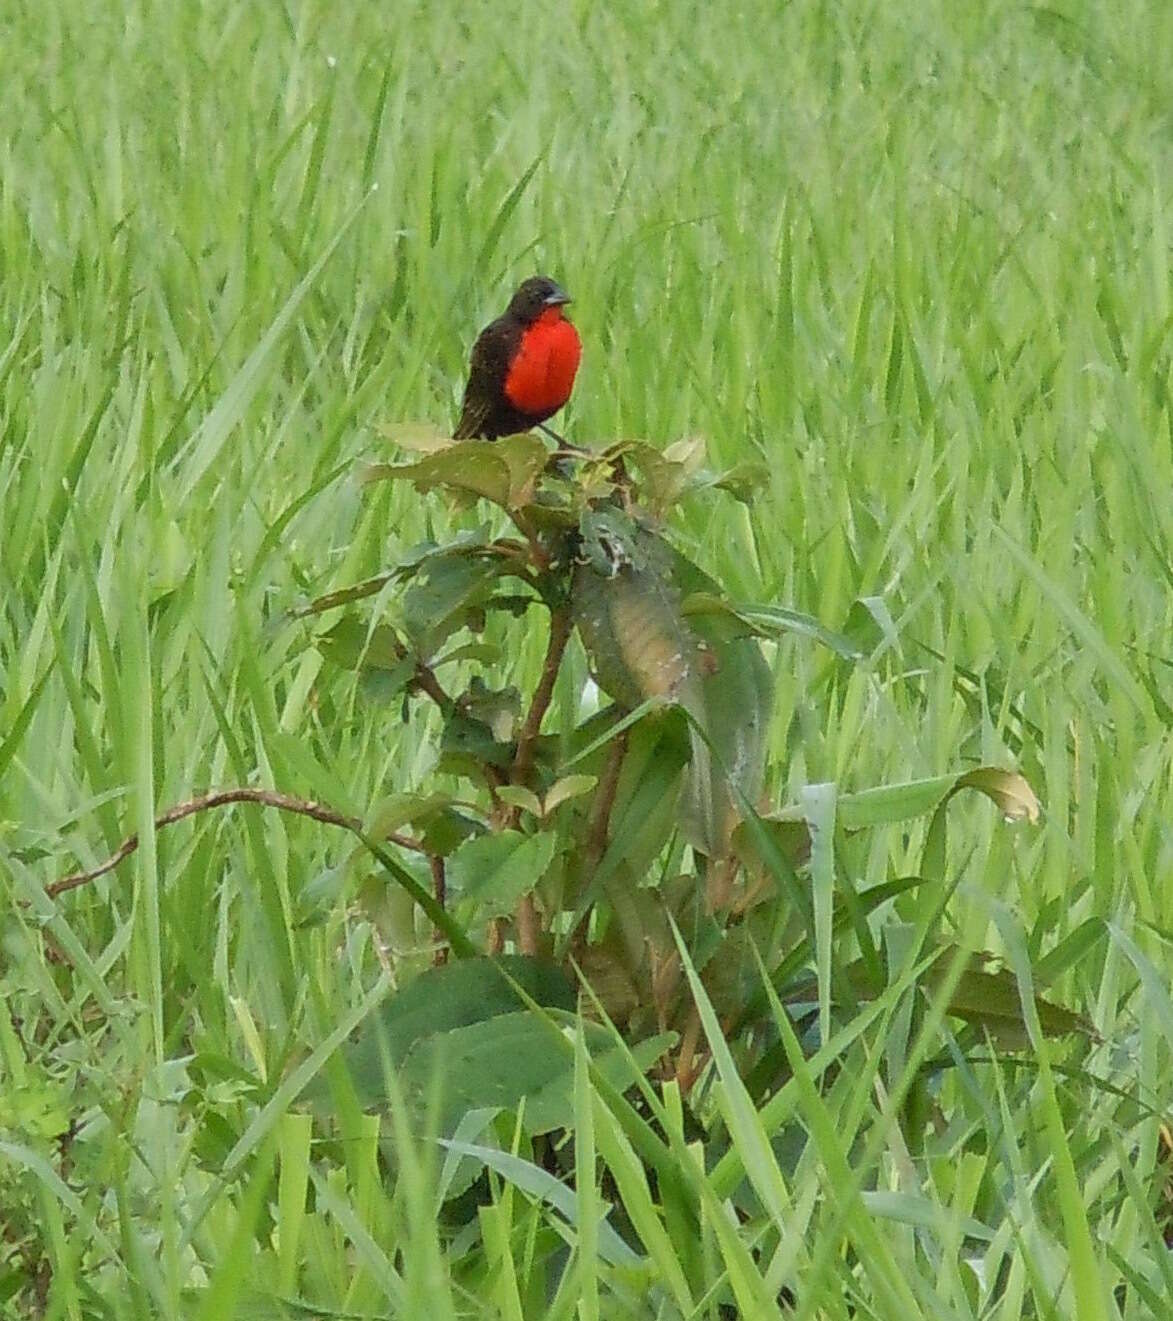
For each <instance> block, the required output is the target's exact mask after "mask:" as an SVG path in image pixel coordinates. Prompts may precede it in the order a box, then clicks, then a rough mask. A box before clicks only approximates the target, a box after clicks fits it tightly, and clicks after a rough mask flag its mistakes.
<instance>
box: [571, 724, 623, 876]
mask: <svg viewBox="0 0 1173 1321" xmlns="http://www.w3.org/2000/svg"><path fill="white" fill-rule="evenodd" d="M627 734H628V731H627V730H626V729H625V730H624V731H623V732H622V733H621V734H617V735H616V736H615V737H614V738H613V739H612V740H611V746H610V748H609V749H608V750H607V764H606V765H605V766H604V767H603V774H602V777H601V778H600V780H599V787H598V788H597V789H596V790H595V800H594V802H593V803H592V804H591V821H590V829H589V831H588V833H587V842H586V849H585V851H584V853H583V873H582V874H583V882H584V883H585V884H587V885H589V884H590V880H591V877H592V876H593V875H594V873H595V868H596V867H597V866H598V865H599V863H600V862H601V861H602V860H603V854H604V853H605V852H606V849H607V834H608V832H609V831H610V828H611V809H612V808H613V807H614V806H615V791H616V789H618V787H619V772H620V771H621V770H622V769H623V758H624V757H625V756H626V754H627Z"/></svg>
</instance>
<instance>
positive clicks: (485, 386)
mask: <svg viewBox="0 0 1173 1321" xmlns="http://www.w3.org/2000/svg"><path fill="white" fill-rule="evenodd" d="M515 339H516V335H515V334H514V327H513V325H512V324H511V323H510V322H509V321H508V320H507V318H505V317H498V318H497V320H496V321H493V322H490V323H489V325H487V326H486V327H485V328H484V330H482V331H481V333H480V334H479V335H478V336H477V342H476V343H475V344H474V345H473V346H472V354H471V356H470V358H469V364H468V384H467V385H466V386H465V387H464V405H463V407H462V408H461V411H460V421H459V422H458V423H457V424H456V430H455V431H453V433H452V436H453V439H454V440H470V439H471V438H472V437H474V436H486V435H488V433H489V432H492V431H493V428H492V427H491V426H489V425H488V424H489V423H490V420H491V418H492V415H493V414H494V413H495V412H496V411H497V410H498V409H499V408H500V406H501V404H502V402H503V394H502V391H503V390H504V388H505V375H506V373H507V372H508V370H509V359H510V357H511V355H512V350H513V344H514V341H515ZM488 439H490V440H495V439H496V435H495V433H494V434H492V435H488Z"/></svg>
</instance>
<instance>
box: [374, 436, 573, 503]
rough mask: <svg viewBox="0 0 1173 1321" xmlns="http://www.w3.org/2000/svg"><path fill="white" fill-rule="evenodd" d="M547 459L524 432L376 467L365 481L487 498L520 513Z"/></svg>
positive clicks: (536, 441) (462, 443) (457, 443)
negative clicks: (442, 490) (404, 484)
mask: <svg viewBox="0 0 1173 1321" xmlns="http://www.w3.org/2000/svg"><path fill="white" fill-rule="evenodd" d="M546 459H547V453H546V447H545V445H544V444H543V443H542V442H541V440H539V439H538V437H536V436H534V435H532V434H530V433H525V434H523V435H519V436H507V437H505V438H504V439H502V440H499V441H488V440H460V441H455V442H454V443H453V444H451V445H446V446H444V447H443V448H441V449H437V450H435V451H433V452H431V453H427V454H424V455H423V457H421V458H420V459H418V460H416V461H415V462H414V463H380V464H375V465H373V466H372V467H370V468H368V469H367V471H366V473H365V478H366V480H367V481H379V480H394V481H410V482H411V483H412V484H413V485H414V486H415V488H416V489H417V490H418V491H420V492H421V493H426V492H428V491H432V490H435V489H436V488H437V487H439V488H441V489H444V490H447V491H449V492H453V493H459V494H463V495H465V496H473V497H480V498H482V499H485V500H489V501H491V502H492V503H493V504H496V505H500V506H501V507H502V508H503V509H518V508H520V507H521V506H522V505H525V504H528V503H529V502H530V501H531V500H532V499H533V495H534V488H535V485H536V483H537V479H538V477H539V476H540V475H541V473H542V470H543V469H544V468H545V466H546Z"/></svg>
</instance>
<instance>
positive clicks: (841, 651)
mask: <svg viewBox="0 0 1173 1321" xmlns="http://www.w3.org/2000/svg"><path fill="white" fill-rule="evenodd" d="M681 611H682V613H683V614H684V616H685V618H686V619H688V620H689V622H690V623H691V624H692V625H693V627H694V628H700V627H701V626H702V624H705V623H708V625H709V627H710V628H711V629H713V631H714V632H717V633H718V634H719V635H720V636H724V637H730V638H734V637H746V636H752V637H779V636H780V635H781V634H783V633H797V634H799V635H800V636H802V637H808V638H813V639H814V640H815V641H816V642H821V643H822V644H823V645H824V646H825V647H829V648H830V649H831V650H832V651H833V652H835V654H836V655H838V656H842V657H843V658H844V659H845V660H859V659H861V658H862V657H863V655H864V652H863V651H861V650H860V648H859V646H858V645H857V644H856V643H855V642H853V641H852V640H851V639H850V638H849V637H846V636H845V635H844V634H842V633H836V632H835V630H834V629H830V628H827V627H825V626H824V625H823V624H820V623H819V621H818V620H817V619H816V618H815V617H814V616H813V615H807V614H803V613H802V612H801V611H798V610H787V609H785V608H783V607H782V606H768V605H734V604H732V603H731V602H729V601H726V600H725V598H724V597H722V596H718V595H716V594H714V593H712V592H692V593H690V594H689V595H688V596H686V597H685V598H684V601H683V603H682V605H681Z"/></svg>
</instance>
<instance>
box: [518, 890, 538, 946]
mask: <svg viewBox="0 0 1173 1321" xmlns="http://www.w3.org/2000/svg"><path fill="white" fill-rule="evenodd" d="M540 932H541V924H540V923H539V921H538V907H537V905H536V904H535V903H534V897H533V895H532V894H523V895H522V896H521V902H520V903H519V904H518V905H517V948H518V951H519V952H520V953H522V954H536V953H537V952H538V936H539V934H540Z"/></svg>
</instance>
